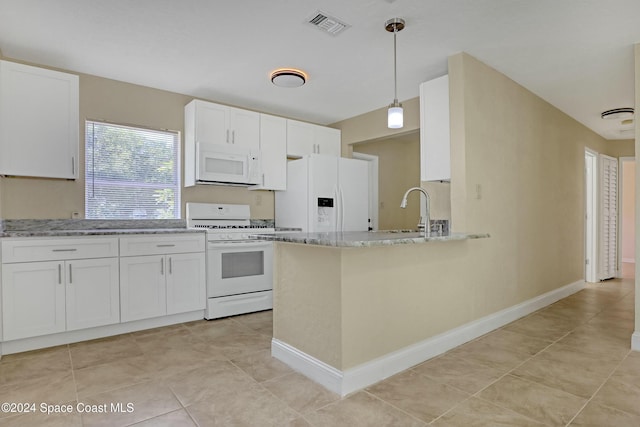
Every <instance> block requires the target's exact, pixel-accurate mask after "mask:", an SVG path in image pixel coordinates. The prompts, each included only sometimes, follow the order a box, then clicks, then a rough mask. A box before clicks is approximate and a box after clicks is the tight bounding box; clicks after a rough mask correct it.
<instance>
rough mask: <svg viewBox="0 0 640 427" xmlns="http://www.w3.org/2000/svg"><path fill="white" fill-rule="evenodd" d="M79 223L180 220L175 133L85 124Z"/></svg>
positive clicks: (105, 124)
mask: <svg viewBox="0 0 640 427" xmlns="http://www.w3.org/2000/svg"><path fill="white" fill-rule="evenodd" d="M85 131H86V135H85V141H86V147H85V148H86V149H85V166H86V168H85V171H86V174H85V177H86V179H85V218H89V219H171V218H180V170H179V164H180V162H179V152H180V151H179V150H180V147H179V141H180V138H179V133H178V132H170V131H161V130H150V129H145V128H136V127H132V126H124V125H115V124H111V123H103V122H95V121H87V122H86V126H85Z"/></svg>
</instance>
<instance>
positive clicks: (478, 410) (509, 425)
mask: <svg viewBox="0 0 640 427" xmlns="http://www.w3.org/2000/svg"><path fill="white" fill-rule="evenodd" d="M431 425H432V426H434V427H445V426H446V427H501V426H502V427H542V426H544V424H542V423H539V422H537V421H534V420H532V419H530V418H527V417H525V416H523V415H520V414H518V413H516V412H513V411H510V410H508V409H504V408H501V407H499V406H496V405H493V404H491V403H489V402H486V401H484V400H481V399H478V398H475V397H472V398H470V399H469V400H466V401H464V402H462V403H461V404H460V405H458V406H456V407H455V408H453V409H452V410H451V411H449V412H447V413H446V414H445V415H443V416H442V417H441V418H438V419H437V420H436V421H434V422H433V423H431Z"/></svg>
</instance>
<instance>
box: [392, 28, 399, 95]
mask: <svg viewBox="0 0 640 427" xmlns="http://www.w3.org/2000/svg"><path fill="white" fill-rule="evenodd" d="M397 32H398V27H397V26H396V25H394V26H393V104H394V105H398V65H397V63H396V62H397V53H396V34H397Z"/></svg>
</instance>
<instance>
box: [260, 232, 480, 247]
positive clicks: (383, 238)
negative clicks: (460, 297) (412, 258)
mask: <svg viewBox="0 0 640 427" xmlns="http://www.w3.org/2000/svg"><path fill="white" fill-rule="evenodd" d="M252 237H253V238H255V239H257V240H271V241H274V242H287V243H301V244H305V245H317V246H333V247H371V246H391V245H406V244H417V243H428V242H448V241H460V240H469V239H483V238H487V237H490V236H489V234H488V233H451V234H447V235H437V234H435V233H432V235H431V236H430V237H427V238H425V237H424V236H422V235H421V233H419V232H417V231H405V230H401V231H399V230H389V231H373V232H368V231H351V232H343V233H305V232H297V233H274V234H256V235H253V236H252Z"/></svg>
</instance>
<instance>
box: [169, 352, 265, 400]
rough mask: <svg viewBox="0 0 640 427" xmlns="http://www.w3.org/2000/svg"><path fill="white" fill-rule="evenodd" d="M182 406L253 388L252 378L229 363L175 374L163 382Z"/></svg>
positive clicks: (215, 363)
mask: <svg viewBox="0 0 640 427" xmlns="http://www.w3.org/2000/svg"><path fill="white" fill-rule="evenodd" d="M164 383H165V384H167V385H168V386H169V387H170V388H171V390H172V391H173V392H174V394H175V395H176V397H177V398H178V400H180V403H181V404H182V405H183V406H187V405H191V404H193V403H195V402H199V401H208V400H212V399H215V398H217V397H219V396H220V395H230V394H235V393H239V392H241V391H243V390H246V389H249V388H252V387H255V386H256V385H257V383H256V382H255V380H254V379H253V378H251V377H250V376H249V375H247V374H246V373H245V372H243V371H242V370H241V369H240V368H238V367H236V366H234V365H232V364H231V363H230V362H211V363H209V364H208V365H206V366H204V367H201V368H196V369H192V370H188V371H184V372H180V373H178V374H175V375H173V376H171V377H169V378H167V379H166V380H165V381H164Z"/></svg>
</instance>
